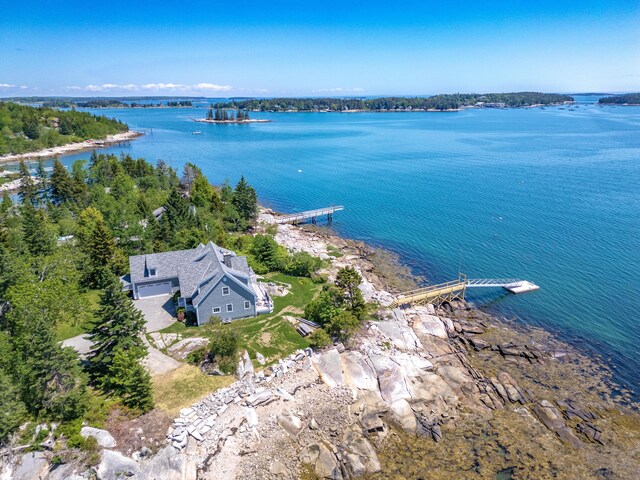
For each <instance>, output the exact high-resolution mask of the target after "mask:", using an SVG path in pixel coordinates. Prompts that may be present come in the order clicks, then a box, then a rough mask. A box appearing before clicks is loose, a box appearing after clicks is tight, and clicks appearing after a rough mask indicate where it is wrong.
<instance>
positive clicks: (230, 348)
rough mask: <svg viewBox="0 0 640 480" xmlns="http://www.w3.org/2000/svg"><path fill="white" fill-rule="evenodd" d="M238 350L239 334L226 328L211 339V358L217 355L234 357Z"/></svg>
mask: <svg viewBox="0 0 640 480" xmlns="http://www.w3.org/2000/svg"><path fill="white" fill-rule="evenodd" d="M237 351H238V334H237V333H236V332H235V331H233V330H229V329H224V330H223V331H222V332H221V333H220V334H219V335H217V336H216V337H215V338H212V339H211V347H210V349H209V355H210V357H211V359H214V358H217V357H234V356H235V354H236V353H237Z"/></svg>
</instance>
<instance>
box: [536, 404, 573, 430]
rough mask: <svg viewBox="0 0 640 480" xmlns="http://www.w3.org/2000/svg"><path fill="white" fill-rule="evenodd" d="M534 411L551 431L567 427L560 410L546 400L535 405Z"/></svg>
mask: <svg viewBox="0 0 640 480" xmlns="http://www.w3.org/2000/svg"><path fill="white" fill-rule="evenodd" d="M532 410H533V413H535V414H536V416H537V417H538V418H539V419H540V421H541V422H542V423H543V424H544V426H545V427H547V428H548V429H550V430H557V429H559V428H562V427H564V426H565V424H564V420H563V419H562V414H561V413H560V410H558V409H557V408H556V407H554V406H553V405H552V404H551V403H550V402H548V401H546V400H542V401H541V402H539V403H537V404H536V405H534V406H533V408H532Z"/></svg>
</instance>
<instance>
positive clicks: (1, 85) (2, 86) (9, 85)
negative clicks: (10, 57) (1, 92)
mask: <svg viewBox="0 0 640 480" xmlns="http://www.w3.org/2000/svg"><path fill="white" fill-rule="evenodd" d="M13 87H15V85H11V84H10V83H0V88H13Z"/></svg>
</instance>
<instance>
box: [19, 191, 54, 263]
mask: <svg viewBox="0 0 640 480" xmlns="http://www.w3.org/2000/svg"><path fill="white" fill-rule="evenodd" d="M21 213H22V235H23V237H22V238H23V240H24V243H25V245H26V247H27V249H28V250H29V253H31V255H33V256H34V257H38V256H44V255H50V254H51V253H53V250H54V249H55V246H56V243H55V242H56V233H55V231H54V230H55V227H54V226H53V225H51V223H50V222H49V219H48V218H47V214H46V213H45V212H44V210H42V209H40V208H35V207H34V206H33V205H32V204H31V203H29V202H26V203H25V204H24V205H22V208H21Z"/></svg>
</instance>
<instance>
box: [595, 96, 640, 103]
mask: <svg viewBox="0 0 640 480" xmlns="http://www.w3.org/2000/svg"><path fill="white" fill-rule="evenodd" d="M598 103H602V104H607V105H640V93H625V94H624V95H612V96H610V97H603V98H601V99H600V100H598Z"/></svg>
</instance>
